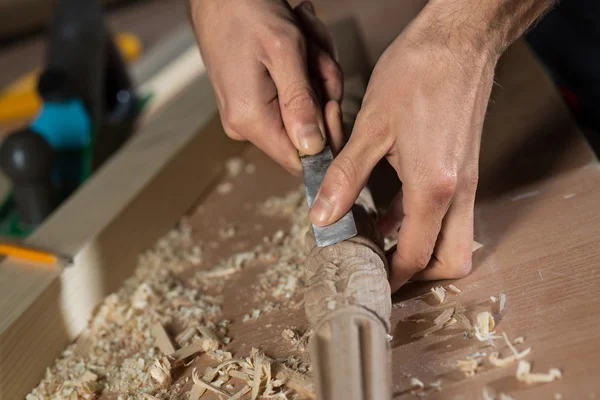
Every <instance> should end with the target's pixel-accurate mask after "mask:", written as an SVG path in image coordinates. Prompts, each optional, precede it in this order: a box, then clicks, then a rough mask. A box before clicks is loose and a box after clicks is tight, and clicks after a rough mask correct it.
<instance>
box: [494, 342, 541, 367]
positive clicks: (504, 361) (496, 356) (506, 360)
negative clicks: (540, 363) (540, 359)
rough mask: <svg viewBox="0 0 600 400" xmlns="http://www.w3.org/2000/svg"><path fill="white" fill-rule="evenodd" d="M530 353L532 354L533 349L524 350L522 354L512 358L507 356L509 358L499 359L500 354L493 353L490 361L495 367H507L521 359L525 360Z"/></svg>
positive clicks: (512, 355)
mask: <svg viewBox="0 0 600 400" xmlns="http://www.w3.org/2000/svg"><path fill="white" fill-rule="evenodd" d="M530 352H531V347H529V348H527V349H525V350H523V351H522V352H520V353H517V354H511V355H510V356H507V357H504V358H499V353H498V352H493V353H491V354H490V356H489V358H488V360H489V362H490V363H491V364H492V365H493V366H495V367H505V366H507V365H510V364H512V363H514V362H515V361H517V360H520V359H521V358H523V357H525V356H526V355H528V354H529V353H530Z"/></svg>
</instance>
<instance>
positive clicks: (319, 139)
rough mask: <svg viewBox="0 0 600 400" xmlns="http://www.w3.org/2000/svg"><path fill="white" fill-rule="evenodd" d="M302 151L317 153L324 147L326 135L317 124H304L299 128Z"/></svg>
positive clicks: (299, 141)
mask: <svg viewBox="0 0 600 400" xmlns="http://www.w3.org/2000/svg"><path fill="white" fill-rule="evenodd" d="M298 143H299V144H300V149H299V150H300V151H302V152H305V153H307V154H315V153H316V152H319V151H321V150H322V149H323V144H324V136H323V133H321V129H319V126H318V125H316V124H310V125H304V126H303V127H301V128H300V129H299V130H298Z"/></svg>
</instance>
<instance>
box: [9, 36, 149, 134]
mask: <svg viewBox="0 0 600 400" xmlns="http://www.w3.org/2000/svg"><path fill="white" fill-rule="evenodd" d="M115 42H116V43H117V47H118V49H119V50H120V51H121V54H122V55H123V59H124V60H125V61H126V62H128V63H130V62H133V61H135V60H137V59H138V58H139V57H140V55H141V54H142V42H141V41H140V39H138V38H137V36H135V35H132V34H130V33H119V34H117V35H115ZM39 74H40V69H39V68H36V69H34V70H33V71H31V72H29V73H27V74H25V75H23V76H21V77H20V78H18V79H17V80H16V81H15V82H13V83H11V84H10V85H9V86H7V87H6V88H5V89H4V90H2V91H1V92H0V123H5V122H19V121H24V120H28V119H31V118H33V117H34V116H35V114H36V113H37V112H38V110H39V109H40V106H41V104H42V99H41V98H40V96H39V94H38V92H37V88H36V86H37V82H38V78H39Z"/></svg>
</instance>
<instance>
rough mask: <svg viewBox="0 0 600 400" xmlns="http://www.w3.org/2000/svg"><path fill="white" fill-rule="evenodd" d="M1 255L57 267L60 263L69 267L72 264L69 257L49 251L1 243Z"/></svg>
mask: <svg viewBox="0 0 600 400" xmlns="http://www.w3.org/2000/svg"><path fill="white" fill-rule="evenodd" d="M0 255H1V256H8V257H15V258H20V259H22V260H27V261H32V262H34V263H41V264H48V265H55V264H58V263H60V264H63V265H69V264H70V263H71V262H72V260H71V259H70V258H69V257H65V256H60V255H58V254H54V253H51V252H49V251H45V250H40V249H34V248H31V247H24V246H17V245H14V244H8V243H0Z"/></svg>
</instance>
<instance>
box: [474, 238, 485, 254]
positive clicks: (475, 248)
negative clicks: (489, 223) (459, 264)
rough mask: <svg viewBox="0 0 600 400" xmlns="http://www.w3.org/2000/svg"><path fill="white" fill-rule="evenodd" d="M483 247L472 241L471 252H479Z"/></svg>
mask: <svg viewBox="0 0 600 400" xmlns="http://www.w3.org/2000/svg"><path fill="white" fill-rule="evenodd" d="M482 247H483V245H482V244H481V243H479V242H476V241H474V240H473V248H472V250H471V251H472V252H473V253H475V252H476V251H477V250H479V249H480V248H482Z"/></svg>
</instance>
